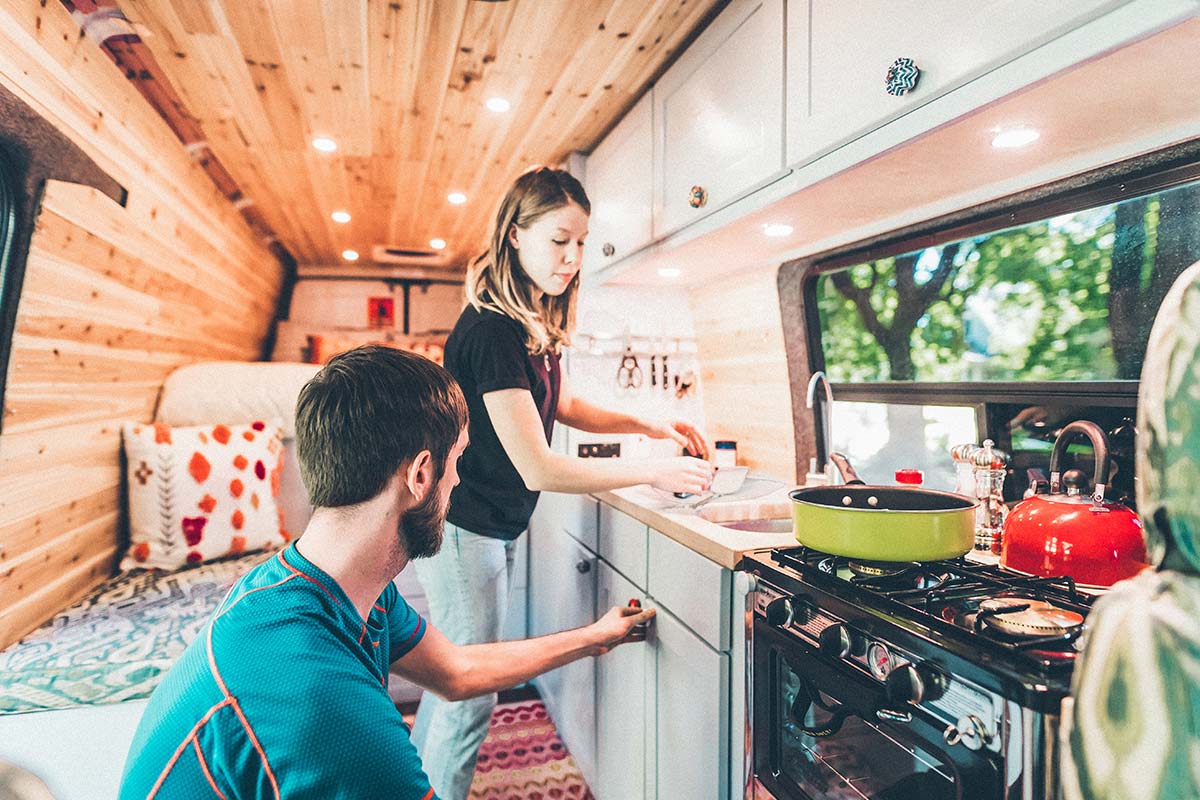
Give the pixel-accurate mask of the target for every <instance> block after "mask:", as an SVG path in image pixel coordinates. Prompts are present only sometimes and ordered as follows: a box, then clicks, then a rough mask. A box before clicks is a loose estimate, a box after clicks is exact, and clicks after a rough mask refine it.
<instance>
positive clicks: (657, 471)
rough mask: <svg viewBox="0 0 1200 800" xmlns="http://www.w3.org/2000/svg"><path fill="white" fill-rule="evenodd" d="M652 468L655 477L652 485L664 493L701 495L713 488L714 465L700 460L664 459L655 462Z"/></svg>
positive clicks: (684, 457) (683, 458) (684, 458)
mask: <svg viewBox="0 0 1200 800" xmlns="http://www.w3.org/2000/svg"><path fill="white" fill-rule="evenodd" d="M652 468H653V470H654V476H655V477H654V480H652V481H651V482H650V485H651V486H653V487H654V488H655V489H662V490H663V491H664V492H687V493H688V494H700V493H702V492H707V491H708V490H709V488H710V487H711V486H712V478H713V467H712V464H709V463H708V462H707V461H701V460H700V459H698V458H689V457H688V456H678V457H676V458H664V459H662V460H661V461H655V462H653V464H652Z"/></svg>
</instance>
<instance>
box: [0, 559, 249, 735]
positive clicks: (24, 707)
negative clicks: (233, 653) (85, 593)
mask: <svg viewBox="0 0 1200 800" xmlns="http://www.w3.org/2000/svg"><path fill="white" fill-rule="evenodd" d="M270 556H271V554H270V553H253V554H249V555H242V556H238V557H235V558H227V559H223V560H220V561H213V562H209V563H206V564H202V565H200V566H197V567H191V568H187V569H182V570H178V571H176V572H168V573H162V572H157V571H153V570H138V571H135V572H129V573H125V574H123V575H119V576H117V577H116V578H113V579H112V580H110V581H109V582H108V583H106V584H104V585H102V586H100V587H99V588H97V589H96V591H95V592H94V593H93V594H92V595H91V596H89V597H88V598H86V599H85V600H83V601H82V602H80V603H78V604H76V605H75V606H72V607H71V608H68V609H67V610H65V611H62V612H60V613H59V614H58V615H57V616H55V617H54V618H53V619H52V620H50V621H49V622H47V623H45V624H44V625H42V626H41V627H40V628H38V629H37V630H35V631H33V632H32V633H30V634H29V635H28V636H26V637H25V638H24V639H22V640H21V641H19V642H17V643H16V644H14V645H12V646H11V647H9V648H8V649H7V650H4V651H3V652H0V714H13V713H19V712H24V711H42V710H46V709H51V708H69V707H71V706H79V705H101V704H104V703H119V702H122V701H125V700H134V699H138V698H143V697H149V695H150V692H151V691H153V689H154V687H155V686H156V685H157V684H158V681H159V680H160V679H161V678H162V676H163V675H164V674H165V673H166V671H167V670H168V669H170V667H171V665H172V664H173V663H174V662H175V659H177V658H178V657H179V655H180V654H181V653H182V652H183V649H184V648H185V647H186V646H187V644H188V642H190V641H191V640H192V639H193V638H195V636H196V634H197V633H198V632H199V631H200V629H201V627H202V626H203V625H204V623H205V622H206V621H207V620H208V618H209V616H210V615H211V614H212V612H213V610H214V609H215V608H216V607H217V605H218V604H219V603H220V602H221V599H222V598H223V597H224V596H225V593H226V592H228V591H229V588H230V587H231V586H233V584H234V582H235V581H237V579H238V578H239V577H241V576H242V575H244V574H245V573H246V572H248V571H249V570H250V569H251V568H252V567H254V566H255V565H257V564H259V563H261V562H262V561H264V560H265V559H267V558H270Z"/></svg>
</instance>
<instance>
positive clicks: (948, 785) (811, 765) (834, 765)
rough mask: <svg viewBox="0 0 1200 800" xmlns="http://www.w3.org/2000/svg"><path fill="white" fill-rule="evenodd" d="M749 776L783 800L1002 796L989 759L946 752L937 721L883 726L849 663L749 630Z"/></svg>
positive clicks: (873, 688) (877, 695) (869, 687)
mask: <svg viewBox="0 0 1200 800" xmlns="http://www.w3.org/2000/svg"><path fill="white" fill-rule="evenodd" d="M754 683H755V686H754V767H755V773H756V775H757V777H758V779H759V780H760V781H761V782H762V783H763V785H764V786H766V788H767V789H768V790H770V791H771V793H772V794H774V795H775V796H776V797H777V798H780V800H783V798H788V799H789V800H792V799H794V800H867V798H871V799H872V800H892V799H898V798H905V799H907V798H921V799H922V800H943V798H945V800H990V799H991V798H1002V797H1004V789H1003V778H1002V775H1003V771H1002V770H1001V769H999V767H998V766H997V763H996V761H995V759H997V756H995V755H994V754H992V753H989V752H987V751H972V750H969V749H967V748H966V747H962V746H956V747H951V746H949V745H947V744H946V743H945V741H944V739H943V738H942V728H941V726H940V723H938V722H937V720H935V719H933V718H930V717H926V716H925V715H924V713H923V712H922V711H920V710H919V709H916V708H913V707H911V706H909V707H907V708H906V709H904V711H907V712H911V713H912V719H911V721H909V722H903V721H898V720H889V719H886V718H881V717H880V716H879V715H878V714H877V712H878V711H879V710H880V709H885V711H886V695H885V693H884V690H883V687H882V686H881V685H880V684H878V683H877V682H875V681H874V680H873V679H871V678H869V677H867V676H866V675H864V674H862V673H861V672H859V671H858V670H857V669H855V668H854V667H852V666H850V665H849V664H844V663H841V662H837V663H833V662H830V661H829V660H827V659H825V658H823V657H822V656H820V655H819V654H818V653H817V651H816V649H815V648H812V647H810V646H809V645H808V644H807V643H805V642H803V641H800V640H798V639H796V638H795V637H793V636H790V635H787V634H783V633H780V632H779V631H778V630H776V629H774V628H772V627H771V626H769V625H767V624H766V623H765V622H764V621H762V620H761V619H756V620H755V623H754Z"/></svg>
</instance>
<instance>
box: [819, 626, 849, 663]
mask: <svg viewBox="0 0 1200 800" xmlns="http://www.w3.org/2000/svg"><path fill="white" fill-rule="evenodd" d="M852 644H853V642H852V641H851V639H850V630H849V629H848V628H847V627H846V626H845V625H830V626H829V627H828V628H826V629H825V630H823V631H821V652H822V653H824V654H825V655H827V656H829V657H830V658H845V657H846V656H848V655H850V649H851V646H852Z"/></svg>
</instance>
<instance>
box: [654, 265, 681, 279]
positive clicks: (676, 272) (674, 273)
mask: <svg viewBox="0 0 1200 800" xmlns="http://www.w3.org/2000/svg"><path fill="white" fill-rule="evenodd" d="M682 274H683V270H681V269H680V268H679V267H659V268H658V277H660V278H678V277H679V276H680V275H682Z"/></svg>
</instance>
